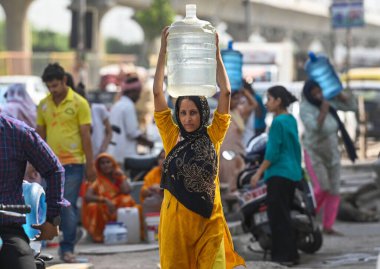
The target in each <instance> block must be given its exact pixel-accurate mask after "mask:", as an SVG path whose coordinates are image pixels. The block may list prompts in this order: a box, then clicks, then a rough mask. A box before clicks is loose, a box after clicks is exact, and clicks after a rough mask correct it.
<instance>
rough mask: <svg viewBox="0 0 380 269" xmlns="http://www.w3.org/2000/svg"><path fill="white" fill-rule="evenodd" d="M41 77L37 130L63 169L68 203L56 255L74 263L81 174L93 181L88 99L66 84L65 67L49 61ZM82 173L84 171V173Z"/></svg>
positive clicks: (62, 219) (64, 210)
mask: <svg viewBox="0 0 380 269" xmlns="http://www.w3.org/2000/svg"><path fill="white" fill-rule="evenodd" d="M42 80H43V81H44V82H45V84H46V86H47V87H48V89H49V92H50V94H49V95H48V96H47V97H46V98H44V99H43V100H41V102H40V104H39V105H38V108H37V132H38V134H39V135H40V136H41V137H42V138H43V139H45V140H46V141H47V143H48V145H49V146H50V147H51V148H52V150H53V151H54V153H55V154H56V155H57V156H58V158H59V160H60V162H61V163H62V164H63V166H64V168H65V185H64V188H65V189H64V197H65V198H66V199H67V200H69V201H70V203H71V206H70V207H68V208H63V209H62V212H61V224H60V229H61V230H62V232H63V239H62V240H61V241H60V249H59V254H60V257H61V259H62V260H63V261H65V262H68V263H73V262H76V258H75V256H74V254H73V253H74V245H75V239H76V228H77V223H78V217H77V208H76V203H77V199H78V194H79V189H80V186H81V183H82V180H83V177H84V174H86V178H87V180H89V181H93V180H95V177H96V174H95V169H94V164H93V154H92V146H91V134H90V129H91V110H90V106H89V104H88V102H87V101H86V99H84V98H83V97H82V96H80V95H79V94H77V93H75V92H74V91H73V89H71V88H70V87H68V86H67V85H66V76H65V70H64V69H63V68H62V67H61V66H60V65H59V64H58V63H55V64H49V65H48V66H47V67H46V68H45V70H44V73H43V75H42ZM84 172H86V173H84Z"/></svg>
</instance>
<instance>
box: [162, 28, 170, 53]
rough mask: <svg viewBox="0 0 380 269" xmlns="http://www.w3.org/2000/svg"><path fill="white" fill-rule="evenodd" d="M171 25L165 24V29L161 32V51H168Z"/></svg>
mask: <svg viewBox="0 0 380 269" xmlns="http://www.w3.org/2000/svg"><path fill="white" fill-rule="evenodd" d="M169 27H170V26H165V27H164V29H163V30H162V32H161V49H160V53H166V47H167V44H168V42H167V40H168V35H169Z"/></svg>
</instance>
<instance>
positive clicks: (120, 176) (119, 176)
mask: <svg viewBox="0 0 380 269" xmlns="http://www.w3.org/2000/svg"><path fill="white" fill-rule="evenodd" d="M102 158H106V159H109V160H110V161H111V162H112V166H113V168H114V172H113V174H112V178H113V180H114V182H113V185H115V186H116V187H120V185H121V183H123V181H124V180H125V179H126V176H125V175H124V173H123V172H122V170H121V169H120V167H119V165H118V164H117V162H116V160H115V159H114V158H113V157H112V156H111V155H109V154H107V153H100V154H99V155H98V157H97V158H96V160H95V169H96V175H97V179H98V180H99V181H102V182H104V181H107V182H111V179H110V178H109V175H105V174H103V173H102V170H101V169H100V164H99V163H100V159H102Z"/></svg>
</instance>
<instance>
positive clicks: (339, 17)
mask: <svg viewBox="0 0 380 269" xmlns="http://www.w3.org/2000/svg"><path fill="white" fill-rule="evenodd" d="M331 23H332V27H333V28H352V27H363V26H364V6H363V0H335V1H334V2H333V4H332V5H331Z"/></svg>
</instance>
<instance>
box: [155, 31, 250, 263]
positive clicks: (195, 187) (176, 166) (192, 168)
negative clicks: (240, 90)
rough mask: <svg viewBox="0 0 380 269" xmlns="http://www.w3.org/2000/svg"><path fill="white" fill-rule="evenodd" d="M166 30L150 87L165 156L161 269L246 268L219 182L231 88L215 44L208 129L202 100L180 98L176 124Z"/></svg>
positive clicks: (161, 215) (207, 111)
mask: <svg viewBox="0 0 380 269" xmlns="http://www.w3.org/2000/svg"><path fill="white" fill-rule="evenodd" d="M168 28H169V27H166V28H164V30H163V31H162V36H161V49H160V53H159V57H158V62H157V68H156V74H155V77H154V85H153V95H154V106H155V113H154V118H155V121H156V124H157V127H158V129H159V132H160V135H161V138H162V141H163V145H164V150H165V153H166V159H165V161H164V164H163V175H162V178H161V187H162V188H163V189H164V200H163V202H162V206H161V212H160V225H159V249H160V262H161V268H183V269H190V268H199V269H206V268H207V269H211V268H213V269H216V268H218V269H222V268H223V269H226V268H227V269H231V268H233V267H235V266H238V265H244V260H243V259H242V258H241V257H240V256H238V255H237V253H236V252H235V251H234V248H233V242H232V239H231V235H230V232H229V230H228V226H227V223H226V221H225V218H224V215H223V208H222V203H221V197H220V190H219V179H218V163H219V161H218V159H219V150H220V146H221V144H222V142H223V138H224V136H225V134H226V132H227V129H228V126H229V123H230V118H231V116H230V115H229V104H230V94H231V89H230V84H229V81H228V77H227V74H226V71H225V69H224V65H223V62H222V58H221V55H220V50H219V47H218V39H217V40H216V41H217V42H216V47H217V51H216V60H217V71H216V72H217V82H218V84H219V87H220V91H221V92H220V97H219V101H218V107H217V109H216V111H215V112H214V117H213V120H212V123H211V125H210V126H208V120H209V115H210V108H209V106H208V103H207V99H206V98H205V97H202V96H187V97H183V96H181V97H179V98H178V99H177V101H176V104H175V112H174V114H175V115H174V116H175V119H176V122H177V124H175V123H174V121H173V119H172V114H171V110H170V109H169V107H168V104H167V102H166V99H165V95H164V92H163V84H164V69H165V58H166V47H167V36H168ZM216 38H217V36H216Z"/></svg>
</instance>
